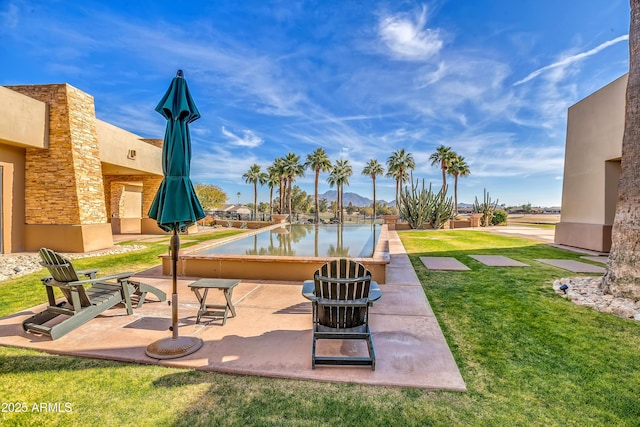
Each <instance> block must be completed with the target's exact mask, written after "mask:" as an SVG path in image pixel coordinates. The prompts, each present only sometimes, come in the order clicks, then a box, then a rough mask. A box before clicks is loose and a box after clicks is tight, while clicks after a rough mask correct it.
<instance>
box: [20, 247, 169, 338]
mask: <svg viewBox="0 0 640 427" xmlns="http://www.w3.org/2000/svg"><path fill="white" fill-rule="evenodd" d="M40 257H41V258H42V262H41V264H42V265H43V266H45V267H47V269H48V270H49V273H50V274H51V276H49V277H45V278H43V279H42V283H43V284H44V285H45V287H46V289H47V298H48V302H49V306H48V307H47V308H46V309H45V310H44V311H43V312H41V313H38V314H35V315H33V316H31V317H30V318H28V319H27V320H25V321H24V322H23V323H22V327H23V329H24V330H25V331H26V332H33V333H38V334H43V335H49V336H50V337H51V338H52V339H56V338H60V337H61V336H63V335H65V334H67V333H69V332H71V331H72V330H74V329H76V328H78V327H79V326H82V325H83V324H85V323H86V322H88V321H89V320H91V319H93V318H94V317H96V316H98V315H99V314H100V313H102V312H104V311H106V310H108V309H110V308H112V307H113V306H115V305H116V304H119V303H121V302H123V303H124V305H125V309H126V311H127V314H132V313H133V308H132V303H131V296H132V295H134V296H135V297H136V298H137V299H138V307H139V306H140V305H141V304H142V303H143V302H144V300H145V298H146V295H147V293H148V292H151V293H153V294H154V295H156V296H157V297H158V299H160V301H164V300H166V295H165V293H164V292H162V291H160V290H159V289H157V288H154V287H153V286H150V285H147V284H144V283H139V282H134V281H132V280H130V277H131V276H133V273H120V274H114V275H111V276H105V277H100V278H97V277H96V274H97V272H98V270H97V269H93V270H82V271H77V270H76V269H75V268H74V266H73V264H72V263H71V261H69V260H68V259H66V258H64V257H62V256H61V255H60V254H58V253H56V252H54V251H52V250H51V249H46V248H42V249H40ZM89 285H90V287H89ZM54 287H55V288H58V289H60V291H61V292H62V294H63V295H64V297H65V299H66V301H62V302H60V303H56V299H55V295H54ZM58 316H63V318H61V319H62V320H61V321H59V322H57V321H54V319H55V318H57V317H58ZM56 320H60V319H56Z"/></svg>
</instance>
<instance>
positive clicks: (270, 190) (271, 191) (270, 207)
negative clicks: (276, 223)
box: [269, 186, 273, 219]
mask: <svg viewBox="0 0 640 427" xmlns="http://www.w3.org/2000/svg"><path fill="white" fill-rule="evenodd" d="M272 215H273V186H271V187H269V216H272ZM269 219H271V218H269Z"/></svg>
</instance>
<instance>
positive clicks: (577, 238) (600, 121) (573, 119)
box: [555, 75, 627, 251]
mask: <svg viewBox="0 0 640 427" xmlns="http://www.w3.org/2000/svg"><path fill="white" fill-rule="evenodd" d="M626 87H627V76H626V75H624V76H622V77H620V78H618V79H617V80H615V81H613V82H612V83H610V84H608V85H607V86H605V87H603V88H602V89H600V90H598V91H596V92H594V93H593V94H591V95H589V96H588V97H586V98H584V99H583V100H581V101H580V102H578V103H576V104H575V105H573V106H571V107H570V108H569V111H568V118H567V140H566V148H565V162H564V179H563V186H562V214H561V217H560V224H558V226H557V228H556V237H555V241H556V243H560V244H566V245H569V246H577V247H581V248H585V249H592V250H596V251H608V249H609V246H610V239H611V238H610V233H611V230H610V226H611V224H612V223H613V216H614V212H615V200H616V195H617V186H618V174H619V170H620V168H619V159H620V157H621V155H622V136H623V133H624V113H625V111H624V110H625V92H626ZM607 239H608V241H607Z"/></svg>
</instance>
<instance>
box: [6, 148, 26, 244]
mask: <svg viewBox="0 0 640 427" xmlns="http://www.w3.org/2000/svg"><path fill="white" fill-rule="evenodd" d="M24 152H25V150H24V149H22V148H18V147H12V146H7V145H2V144H0V166H2V249H3V252H4V253H10V252H20V251H23V250H24V244H23V235H24Z"/></svg>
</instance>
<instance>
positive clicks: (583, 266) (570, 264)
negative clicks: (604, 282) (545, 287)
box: [536, 259, 606, 273]
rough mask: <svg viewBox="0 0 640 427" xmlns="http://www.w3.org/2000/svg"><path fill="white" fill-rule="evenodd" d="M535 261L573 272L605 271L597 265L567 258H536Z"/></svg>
mask: <svg viewBox="0 0 640 427" xmlns="http://www.w3.org/2000/svg"><path fill="white" fill-rule="evenodd" d="M536 261H540V262H542V263H544V264H549V265H553V266H554V267H558V268H564V269H565V270H569V271H573V272H574V273H604V272H605V271H606V270H605V268H603V267H600V266H598V265H593V264H587V263H586V262H580V261H573V260H569V259H537V260H536Z"/></svg>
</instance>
